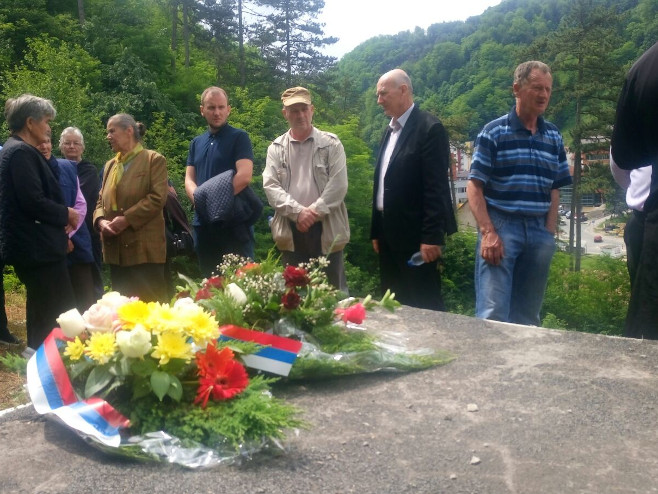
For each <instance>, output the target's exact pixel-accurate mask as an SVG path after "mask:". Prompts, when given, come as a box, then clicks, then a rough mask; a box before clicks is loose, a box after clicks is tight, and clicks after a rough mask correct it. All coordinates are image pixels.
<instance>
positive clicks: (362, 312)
mask: <svg viewBox="0 0 658 494" xmlns="http://www.w3.org/2000/svg"><path fill="white" fill-rule="evenodd" d="M335 313H336V314H337V315H339V316H341V319H342V320H343V321H345V322H352V323H354V324H361V323H362V322H363V320H364V319H365V318H366V308H365V307H364V306H363V304H362V303H361V302H359V303H358V304H354V305H352V306H351V307H348V308H347V309H336V310H335Z"/></svg>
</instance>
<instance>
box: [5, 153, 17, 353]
mask: <svg viewBox="0 0 658 494" xmlns="http://www.w3.org/2000/svg"><path fill="white" fill-rule="evenodd" d="M1 149H2V146H0V150H1ZM4 271H5V263H4V262H3V261H2V260H1V259H0V274H2V275H3V276H2V278H0V302H2V310H0V343H2V344H3V345H20V343H21V340H19V339H18V338H17V337H16V336H15V335H13V334H12V333H11V331H9V326H8V325H7V311H6V310H5V284H4Z"/></svg>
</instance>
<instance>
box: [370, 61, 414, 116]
mask: <svg viewBox="0 0 658 494" xmlns="http://www.w3.org/2000/svg"><path fill="white" fill-rule="evenodd" d="M413 102H414V90H413V86H412V85H411V79H410V78H409V76H408V75H407V73H406V72H405V71H404V70H402V69H393V70H391V71H389V72H386V73H385V74H384V75H383V76H381V77H380V78H379V81H378V82H377V104H378V105H380V106H381V107H382V108H383V109H384V113H385V114H386V115H388V116H389V117H393V118H399V117H400V116H401V115H402V114H404V112H406V111H407V110H408V109H409V107H410V106H411V105H412V103H413Z"/></svg>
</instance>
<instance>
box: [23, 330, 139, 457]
mask: <svg viewBox="0 0 658 494" xmlns="http://www.w3.org/2000/svg"><path fill="white" fill-rule="evenodd" d="M67 339H69V338H66V337H65V336H64V334H63V333H62V330H61V329H60V328H55V329H53V330H52V331H51V332H50V334H49V335H48V337H47V338H46V340H45V341H44V342H43V344H42V345H41V346H40V347H39V349H38V350H37V351H36V352H35V353H34V355H32V357H30V360H29V361H28V363H27V389H28V392H29V393H30V398H31V399H32V404H33V405H34V409H35V410H36V411H37V412H38V413H40V414H42V415H43V414H53V415H55V416H57V417H58V418H59V419H60V420H61V421H62V422H64V423H65V424H66V425H67V426H69V427H71V428H72V429H75V430H77V431H79V432H81V433H83V434H86V435H88V436H91V437H93V438H95V439H97V440H99V441H100V442H102V443H103V444H106V445H108V446H113V447H118V446H119V445H120V443H121V436H120V434H119V431H120V430H121V429H123V428H127V427H129V426H130V421H129V420H128V419H127V418H126V417H124V416H123V415H121V414H120V413H119V412H118V411H116V410H115V409H114V408H113V407H112V405H110V404H109V403H107V402H106V401H104V400H102V399H100V398H96V397H91V398H88V399H86V400H80V399H79V398H78V397H77V396H76V394H75V391H74V390H73V385H72V384H71V380H70V379H69V375H68V373H67V372H66V367H65V366H64V362H62V357H61V356H60V354H59V349H58V347H57V342H58V341H65V340H67Z"/></svg>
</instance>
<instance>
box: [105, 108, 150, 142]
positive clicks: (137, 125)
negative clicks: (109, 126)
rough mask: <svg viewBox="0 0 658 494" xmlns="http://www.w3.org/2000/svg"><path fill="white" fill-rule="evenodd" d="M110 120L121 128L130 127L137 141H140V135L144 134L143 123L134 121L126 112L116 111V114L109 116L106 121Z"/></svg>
mask: <svg viewBox="0 0 658 494" xmlns="http://www.w3.org/2000/svg"><path fill="white" fill-rule="evenodd" d="M110 121H112V122H114V123H116V124H117V125H118V126H119V127H121V128H122V129H127V128H128V127H132V129H133V136H134V137H135V139H136V140H137V142H141V141H142V137H144V134H146V127H145V126H144V124H143V123H141V122H136V121H135V118H134V117H133V116H132V115H129V114H128V113H117V114H116V115H113V116H111V117H110V119H109V120H108V122H110Z"/></svg>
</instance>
